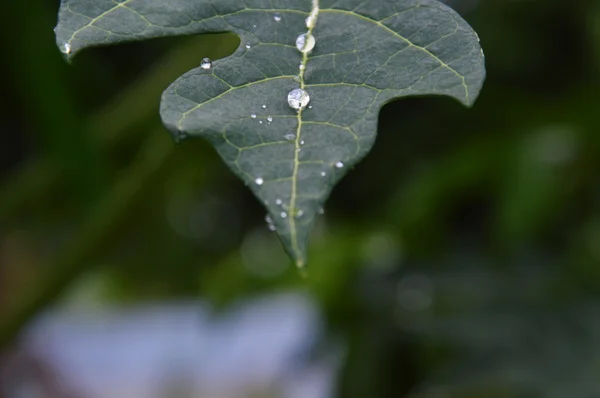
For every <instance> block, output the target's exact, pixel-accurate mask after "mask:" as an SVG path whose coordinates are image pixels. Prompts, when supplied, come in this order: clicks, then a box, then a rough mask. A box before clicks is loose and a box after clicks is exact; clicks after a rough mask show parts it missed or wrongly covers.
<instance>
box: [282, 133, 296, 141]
mask: <svg viewBox="0 0 600 398" xmlns="http://www.w3.org/2000/svg"><path fill="white" fill-rule="evenodd" d="M283 138H285V139H286V140H288V141H293V140H295V139H296V134H286V135H284V136H283Z"/></svg>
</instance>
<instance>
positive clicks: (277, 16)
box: [273, 14, 281, 22]
mask: <svg viewBox="0 0 600 398" xmlns="http://www.w3.org/2000/svg"><path fill="white" fill-rule="evenodd" d="M273 19H274V20H275V22H280V21H281V15H279V14H275V15H274V16H273Z"/></svg>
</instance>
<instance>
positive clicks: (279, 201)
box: [275, 198, 283, 206]
mask: <svg viewBox="0 0 600 398" xmlns="http://www.w3.org/2000/svg"><path fill="white" fill-rule="evenodd" d="M275 204H276V205H277V206H281V205H282V204H283V201H282V200H281V199H279V198H277V199H276V200H275Z"/></svg>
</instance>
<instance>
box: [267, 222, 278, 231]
mask: <svg viewBox="0 0 600 398" xmlns="http://www.w3.org/2000/svg"><path fill="white" fill-rule="evenodd" d="M267 228H269V231H273V232H275V231H277V227H276V226H275V225H274V224H269V225H268V226H267Z"/></svg>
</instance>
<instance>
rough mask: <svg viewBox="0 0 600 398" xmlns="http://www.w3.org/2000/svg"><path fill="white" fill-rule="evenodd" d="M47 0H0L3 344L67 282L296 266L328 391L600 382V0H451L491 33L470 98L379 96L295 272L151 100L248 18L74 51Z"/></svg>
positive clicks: (130, 296) (238, 186) (235, 279)
mask: <svg viewBox="0 0 600 398" xmlns="http://www.w3.org/2000/svg"><path fill="white" fill-rule="evenodd" d="M58 3H59V2H58V1H57V0H56V1H46V0H44V1H42V0H31V1H27V2H16V1H12V2H5V4H3V8H5V11H3V23H2V24H1V25H0V30H1V31H2V32H1V35H0V43H1V45H2V47H3V49H2V51H1V54H2V64H1V66H0V68H1V70H2V73H0V84H1V86H2V88H3V94H2V97H3V100H2V106H1V107H0V112H1V120H2V124H1V126H2V129H1V130H2V141H1V142H2V143H1V144H0V167H1V168H0V346H1V347H3V348H4V349H7V348H8V347H11V346H14V344H13V342H14V341H15V340H14V339H15V337H18V336H19V333H21V332H22V330H24V328H25V327H27V325H28V324H29V322H30V321H31V320H32V319H34V317H35V315H36V314H39V313H41V312H43V311H45V310H46V309H47V308H48V307H49V306H54V305H56V304H59V305H60V304H65V303H68V302H73V301H75V302H81V301H85V302H94V303H97V302H101V303H110V305H113V306H119V305H123V304H129V303H144V302H148V301H156V300H170V299H173V298H199V299H202V300H206V301H207V302H209V303H211V304H212V305H214V306H215V307H217V308H222V309H226V308H228V306H229V304H231V303H233V302H238V301H239V300H247V299H249V298H251V297H254V296H257V295H261V294H265V293H271V292H279V291H287V290H289V289H296V291H297V290H300V291H306V292H308V294H309V295H311V297H313V298H314V299H315V300H316V302H317V303H318V306H319V308H320V311H321V312H322V314H324V315H323V316H324V320H325V323H326V330H327V333H326V336H323V342H322V343H323V344H324V345H327V344H328V342H330V341H331V340H332V339H336V340H338V339H339V340H341V341H344V342H345V347H346V355H345V356H344V359H343V361H342V363H341V368H340V372H339V377H338V379H337V385H338V388H337V392H336V396H340V397H404V396H411V397H413V396H415V397H426V398H442V397H459V398H463V397H464V398H470V397H492V398H493V397H510V398H512V397H600V297H599V293H600V178H599V177H598V170H600V2H598V1H597V0H577V1H570V2H567V1H561V0H513V1H507V0H480V1H477V0H455V1H452V2H450V1H448V3H449V4H450V5H451V6H453V7H454V8H455V9H456V10H457V11H459V12H460V13H461V14H462V16H463V17H464V18H465V19H466V20H467V21H468V22H469V23H470V24H471V25H472V26H473V27H474V28H475V30H476V31H477V32H478V33H479V36H480V37H481V43H482V46H483V48H484V50H485V54H486V59H487V70H488V79H487V82H486V84H485V86H484V89H483V92H482V94H481V96H480V98H479V100H478V101H477V103H476V104H475V106H474V107H473V108H472V109H465V108H463V107H461V106H460V105H459V104H458V103H455V102H453V101H451V100H449V99H443V98H432V97H429V98H411V99H404V100H401V101H396V102H394V103H392V104H389V105H387V106H386V107H385V108H384V109H383V110H382V112H381V114H380V120H379V122H380V123H379V132H378V139H377V142H376V144H375V147H374V148H373V151H372V152H371V154H370V155H369V156H368V157H367V158H366V159H365V160H364V161H363V162H362V163H361V164H360V165H359V166H358V167H357V168H356V169H355V170H353V171H351V172H350V173H349V174H348V176H347V177H346V178H345V179H344V181H343V182H342V183H341V184H340V185H339V186H338V187H337V188H336V189H335V190H334V193H333V195H332V196H331V198H330V199H329V201H328V202H327V206H326V207H325V214H324V215H323V216H322V217H321V218H320V220H319V222H318V223H317V226H316V227H315V229H314V231H313V233H312V237H311V242H310V254H309V264H308V267H309V270H308V272H309V277H308V278H306V279H303V278H302V277H300V276H299V274H298V272H297V271H296V269H295V268H294V267H293V266H292V264H291V263H290V261H289V260H288V258H287V257H286V255H285V254H284V252H283V250H282V248H281V247H280V245H279V242H278V241H277V238H276V236H275V235H274V234H272V233H271V232H269V231H268V229H267V226H266V223H265V221H264V215H265V214H264V210H263V209H262V208H261V206H260V204H259V203H258V201H257V200H256V199H255V198H254V197H253V196H252V195H251V193H250V192H249V190H247V189H246V188H245V187H244V185H243V183H242V182H241V181H239V180H237V179H236V178H235V177H234V176H233V175H232V173H230V172H229V170H227V168H226V167H225V166H224V164H223V163H222V162H221V161H220V159H219V158H218V156H217V155H216V154H215V152H214V151H213V149H212V148H211V147H210V146H209V145H208V144H207V143H205V142H203V141H201V140H188V141H185V142H184V143H182V144H178V145H176V144H174V143H173V142H172V141H171V138H170V135H169V134H168V133H167V131H166V130H165V129H164V128H163V127H162V126H161V124H160V119H159V115H158V105H159V100H160V95H161V93H162V91H163V90H164V89H165V88H166V87H167V86H168V84H169V83H170V82H172V81H173V80H175V79H176V78H177V77H179V76H180V75H181V74H183V73H184V72H186V71H188V70H189V69H191V68H194V67H197V66H198V65H199V63H200V60H201V59H202V58H204V57H210V58H212V59H218V58H221V57H224V56H227V55H228V54H230V53H231V52H233V50H234V49H235V48H236V47H237V45H238V44H239V41H238V39H237V38H236V37H235V36H232V35H226V34H224V35H204V36H201V37H200V36H199V37H191V38H175V39H173V38H171V39H161V40H154V41H148V42H144V43H132V44H125V45H121V46H117V47H110V48H98V49H94V50H90V51H85V52H84V53H83V54H81V55H80V56H78V57H77V58H76V59H75V61H74V63H73V64H72V65H68V64H67V63H66V62H65V61H64V59H63V58H62V55H61V53H60V52H59V51H58V49H57V48H56V45H55V43H54V35H53V31H52V29H53V27H54V24H55V21H56V13H57V10H58V5H59V4H58ZM0 395H1V393H0ZM10 398H12V397H10ZM309 398H310V397H309Z"/></svg>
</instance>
